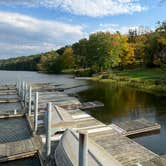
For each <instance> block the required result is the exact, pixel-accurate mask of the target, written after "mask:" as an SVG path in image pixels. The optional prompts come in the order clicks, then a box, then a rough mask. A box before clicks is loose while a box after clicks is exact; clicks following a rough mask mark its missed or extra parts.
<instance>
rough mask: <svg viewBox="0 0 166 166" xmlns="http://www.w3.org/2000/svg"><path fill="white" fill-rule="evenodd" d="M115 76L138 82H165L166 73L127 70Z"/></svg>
mask: <svg viewBox="0 0 166 166" xmlns="http://www.w3.org/2000/svg"><path fill="white" fill-rule="evenodd" d="M116 75H117V76H121V77H127V78H129V79H133V80H140V81H141V80H143V81H157V80H158V81H162V82H163V81H164V82H165V81H166V71H164V70H161V69H141V70H128V71H123V72H118V73H116Z"/></svg>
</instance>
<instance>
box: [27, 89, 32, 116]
mask: <svg viewBox="0 0 166 166" xmlns="http://www.w3.org/2000/svg"><path fill="white" fill-rule="evenodd" d="M28 105H29V107H28V115H29V116H30V115H31V109H32V88H31V86H29V102H28Z"/></svg>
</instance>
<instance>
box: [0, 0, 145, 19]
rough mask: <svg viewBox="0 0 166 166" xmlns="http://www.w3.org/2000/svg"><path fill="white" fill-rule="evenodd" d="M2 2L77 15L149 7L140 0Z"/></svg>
mask: <svg viewBox="0 0 166 166" xmlns="http://www.w3.org/2000/svg"><path fill="white" fill-rule="evenodd" d="M0 3H1V4H6V5H10V4H14V3H15V4H17V5H26V6H29V7H39V6H42V7H46V8H55V9H56V8H58V9H61V10H64V11H67V12H70V13H73V14H76V15H85V16H91V17H98V16H107V15H118V14H132V13H133V12H141V11H143V10H145V9H147V7H145V6H143V5H141V3H140V0H42V1H41V0H35V1H34V0H24V1H22V0H15V1H12V0H1V1H0Z"/></svg>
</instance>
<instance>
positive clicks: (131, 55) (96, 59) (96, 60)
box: [0, 21, 166, 76]
mask: <svg viewBox="0 0 166 166" xmlns="http://www.w3.org/2000/svg"><path fill="white" fill-rule="evenodd" d="M138 68H161V69H163V70H164V69H166V21H164V22H158V24H157V27H156V29H155V30H154V31H152V30H148V29H146V28H144V27H140V28H138V29H130V30H129V32H128V34H126V35H124V34H121V33H120V32H116V33H110V32H96V33H93V34H90V36H89V38H88V39H87V38H83V39H81V40H79V41H78V42H76V43H73V44H72V45H67V46H64V47H61V48H59V49H58V50H56V51H50V52H46V53H41V54H38V55H31V56H23V57H17V58H10V59H7V60H0V69H1V70H29V71H40V72H44V73H62V72H65V71H66V72H67V71H71V72H75V73H76V74H77V75H81V73H83V75H86V76H91V75H93V74H96V73H102V72H110V71H112V70H120V71H121V70H125V69H138Z"/></svg>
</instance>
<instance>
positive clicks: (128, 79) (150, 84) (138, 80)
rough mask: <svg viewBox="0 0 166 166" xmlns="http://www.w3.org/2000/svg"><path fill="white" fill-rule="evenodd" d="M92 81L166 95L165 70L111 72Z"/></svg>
mask: <svg viewBox="0 0 166 166" xmlns="http://www.w3.org/2000/svg"><path fill="white" fill-rule="evenodd" d="M92 80H95V81H102V82H111V83H116V84H120V85H129V86H132V87H136V88H139V89H142V90H146V91H154V92H159V93H162V94H164V95H166V70H161V69H140V70H138V69H137V70H126V71H113V72H111V73H109V74H105V75H99V76H97V77H93V78H92Z"/></svg>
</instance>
